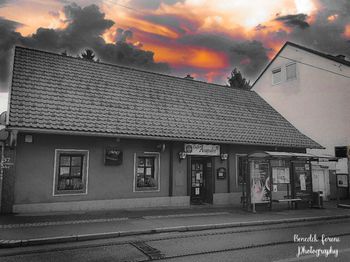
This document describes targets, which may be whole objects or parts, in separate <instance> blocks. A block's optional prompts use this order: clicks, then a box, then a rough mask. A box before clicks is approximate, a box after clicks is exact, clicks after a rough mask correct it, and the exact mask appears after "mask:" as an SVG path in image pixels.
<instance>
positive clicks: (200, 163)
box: [191, 157, 213, 204]
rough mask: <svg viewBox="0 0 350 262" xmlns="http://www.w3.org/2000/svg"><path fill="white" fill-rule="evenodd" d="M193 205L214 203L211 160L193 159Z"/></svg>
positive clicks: (206, 158)
mask: <svg viewBox="0 0 350 262" xmlns="http://www.w3.org/2000/svg"><path fill="white" fill-rule="evenodd" d="M191 203H193V204H202V203H213V176H212V163H211V158H209V157H205V158H204V157H201V158H192V161H191Z"/></svg>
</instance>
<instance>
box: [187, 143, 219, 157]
mask: <svg viewBox="0 0 350 262" xmlns="http://www.w3.org/2000/svg"><path fill="white" fill-rule="evenodd" d="M185 152H186V154H187V155H196V156H219V155H220V146H219V145H205V144H185Z"/></svg>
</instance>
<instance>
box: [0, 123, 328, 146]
mask: <svg viewBox="0 0 350 262" xmlns="http://www.w3.org/2000/svg"><path fill="white" fill-rule="evenodd" d="M6 130H9V131H12V130H13V131H14V130H16V131H19V132H22V133H37V134H52V135H76V136H96V137H118V138H129V139H151V140H162V141H166V140H167V141H182V142H196V143H211V144H231V145H249V146H271V147H284V148H303V149H307V148H308V149H324V147H321V146H320V145H319V144H318V143H316V142H315V141H313V140H312V141H313V142H315V144H317V145H319V146H320V147H304V146H292V145H276V144H264V143H261V144H260V143H239V142H232V141H225V140H210V139H194V138H183V137H166V136H148V135H128V134H118V133H104V132H91V131H75V130H58V129H43V128H28V127H9V126H7V127H6Z"/></svg>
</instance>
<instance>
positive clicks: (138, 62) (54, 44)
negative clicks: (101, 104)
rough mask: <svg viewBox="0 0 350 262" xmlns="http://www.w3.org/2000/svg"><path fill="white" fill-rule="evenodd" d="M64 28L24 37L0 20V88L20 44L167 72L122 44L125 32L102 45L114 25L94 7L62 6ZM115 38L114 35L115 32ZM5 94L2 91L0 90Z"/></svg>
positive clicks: (146, 55)
mask: <svg viewBox="0 0 350 262" xmlns="http://www.w3.org/2000/svg"><path fill="white" fill-rule="evenodd" d="M64 12H65V15H66V17H67V22H68V26H67V27H66V28H65V29H63V30H58V29H48V28H39V29H37V31H36V32H35V33H34V34H33V35H31V36H28V37H23V36H22V35H21V34H19V33H16V32H15V29H16V28H17V27H18V26H19V24H18V23H16V22H13V21H9V20H6V19H3V18H0V35H1V38H0V67H1V68H2V70H0V82H2V83H3V84H2V85H1V86H2V87H3V86H8V84H5V85H4V82H6V81H7V80H8V76H9V64H10V63H9V61H10V59H11V55H12V54H11V50H12V49H13V46H14V45H16V44H17V45H22V46H27V47H31V48H38V49H42V50H47V51H52V52H59V53H60V52H63V51H67V53H68V55H77V54H79V53H80V52H81V51H82V50H83V49H85V48H90V49H93V50H94V51H95V53H96V55H97V57H98V58H99V59H100V60H101V61H103V62H108V63H114V64H123V65H128V66H133V67H139V68H143V69H148V70H154V71H163V72H168V71H169V70H170V69H169V66H168V65H167V64H165V63H155V61H154V54H153V52H149V51H144V50H141V49H139V48H137V47H134V46H133V45H131V44H129V43H127V42H126V39H127V38H129V37H132V33H131V32H130V31H128V30H126V31H124V30H122V29H119V37H120V40H123V41H118V42H117V43H116V44H106V42H105V41H104V39H103V38H102V37H101V35H102V34H103V33H104V32H105V31H106V30H107V29H109V28H111V27H112V26H113V24H114V22H113V21H112V20H108V19H105V15H104V13H102V12H101V11H100V10H99V8H98V7H97V6H96V5H90V6H86V7H84V8H81V7H80V6H78V5H76V4H71V5H69V6H65V7H64ZM117 35H118V33H117ZM0 91H6V90H0Z"/></svg>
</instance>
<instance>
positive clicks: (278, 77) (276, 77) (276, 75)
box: [272, 68, 282, 85]
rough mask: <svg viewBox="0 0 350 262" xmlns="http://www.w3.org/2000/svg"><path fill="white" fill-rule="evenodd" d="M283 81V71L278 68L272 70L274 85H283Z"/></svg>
mask: <svg viewBox="0 0 350 262" xmlns="http://www.w3.org/2000/svg"><path fill="white" fill-rule="evenodd" d="M281 81H282V71H281V68H276V69H274V70H272V83H273V84H274V85H276V84H279V83H281Z"/></svg>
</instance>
